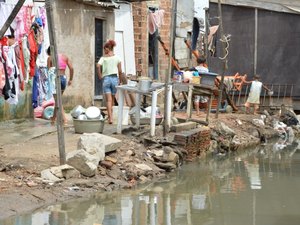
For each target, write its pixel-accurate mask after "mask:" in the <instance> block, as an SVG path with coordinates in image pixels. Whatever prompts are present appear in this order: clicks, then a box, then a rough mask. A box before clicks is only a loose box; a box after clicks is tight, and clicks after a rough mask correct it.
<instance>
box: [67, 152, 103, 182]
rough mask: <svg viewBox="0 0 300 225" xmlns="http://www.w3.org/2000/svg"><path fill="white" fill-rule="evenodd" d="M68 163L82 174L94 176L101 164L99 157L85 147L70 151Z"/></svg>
mask: <svg viewBox="0 0 300 225" xmlns="http://www.w3.org/2000/svg"><path fill="white" fill-rule="evenodd" d="M67 164H69V165H70V166H73V167H74V168H75V169H77V170H78V171H79V172H80V173H81V174H82V175H84V176H87V177H92V176H94V175H95V173H96V170H97V166H98V164H99V161H98V158H97V157H96V156H93V155H91V154H89V153H88V152H86V151H85V150H83V149H80V150H76V151H73V152H70V153H68V155H67Z"/></svg>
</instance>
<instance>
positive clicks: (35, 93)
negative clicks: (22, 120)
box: [32, 68, 39, 109]
mask: <svg viewBox="0 0 300 225" xmlns="http://www.w3.org/2000/svg"><path fill="white" fill-rule="evenodd" d="M38 106H39V72H38V69H37V68H36V69H35V75H34V77H33V83H32V107H33V108H34V109H35V108H36V107H38Z"/></svg>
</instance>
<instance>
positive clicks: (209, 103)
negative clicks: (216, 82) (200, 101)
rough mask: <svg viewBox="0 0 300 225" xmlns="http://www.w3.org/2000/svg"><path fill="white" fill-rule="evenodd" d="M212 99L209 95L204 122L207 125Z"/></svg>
mask: <svg viewBox="0 0 300 225" xmlns="http://www.w3.org/2000/svg"><path fill="white" fill-rule="evenodd" d="M212 98H213V96H212V95H210V97H209V102H208V109H207V113H206V122H207V123H209V114H210V110H211V104H212Z"/></svg>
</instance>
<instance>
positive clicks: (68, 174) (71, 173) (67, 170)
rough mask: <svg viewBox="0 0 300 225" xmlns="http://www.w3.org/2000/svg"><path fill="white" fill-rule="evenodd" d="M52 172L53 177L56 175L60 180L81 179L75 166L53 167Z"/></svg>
mask: <svg viewBox="0 0 300 225" xmlns="http://www.w3.org/2000/svg"><path fill="white" fill-rule="evenodd" d="M50 171H51V173H52V174H53V175H55V176H56V177H58V178H61V179H63V178H65V179H70V178H79V177H80V172H79V171H78V170H76V169H75V168H74V167H73V166H70V165H68V164H64V165H61V166H55V167H51V168H50Z"/></svg>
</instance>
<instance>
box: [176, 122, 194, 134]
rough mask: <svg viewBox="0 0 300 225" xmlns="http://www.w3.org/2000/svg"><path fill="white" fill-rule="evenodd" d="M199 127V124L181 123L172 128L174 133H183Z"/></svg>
mask: <svg viewBox="0 0 300 225" xmlns="http://www.w3.org/2000/svg"><path fill="white" fill-rule="evenodd" d="M196 127H197V123H195V122H185V123H179V124H175V125H173V126H172V127H171V131H172V132H181V131H184V130H192V129H195V128H196Z"/></svg>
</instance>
